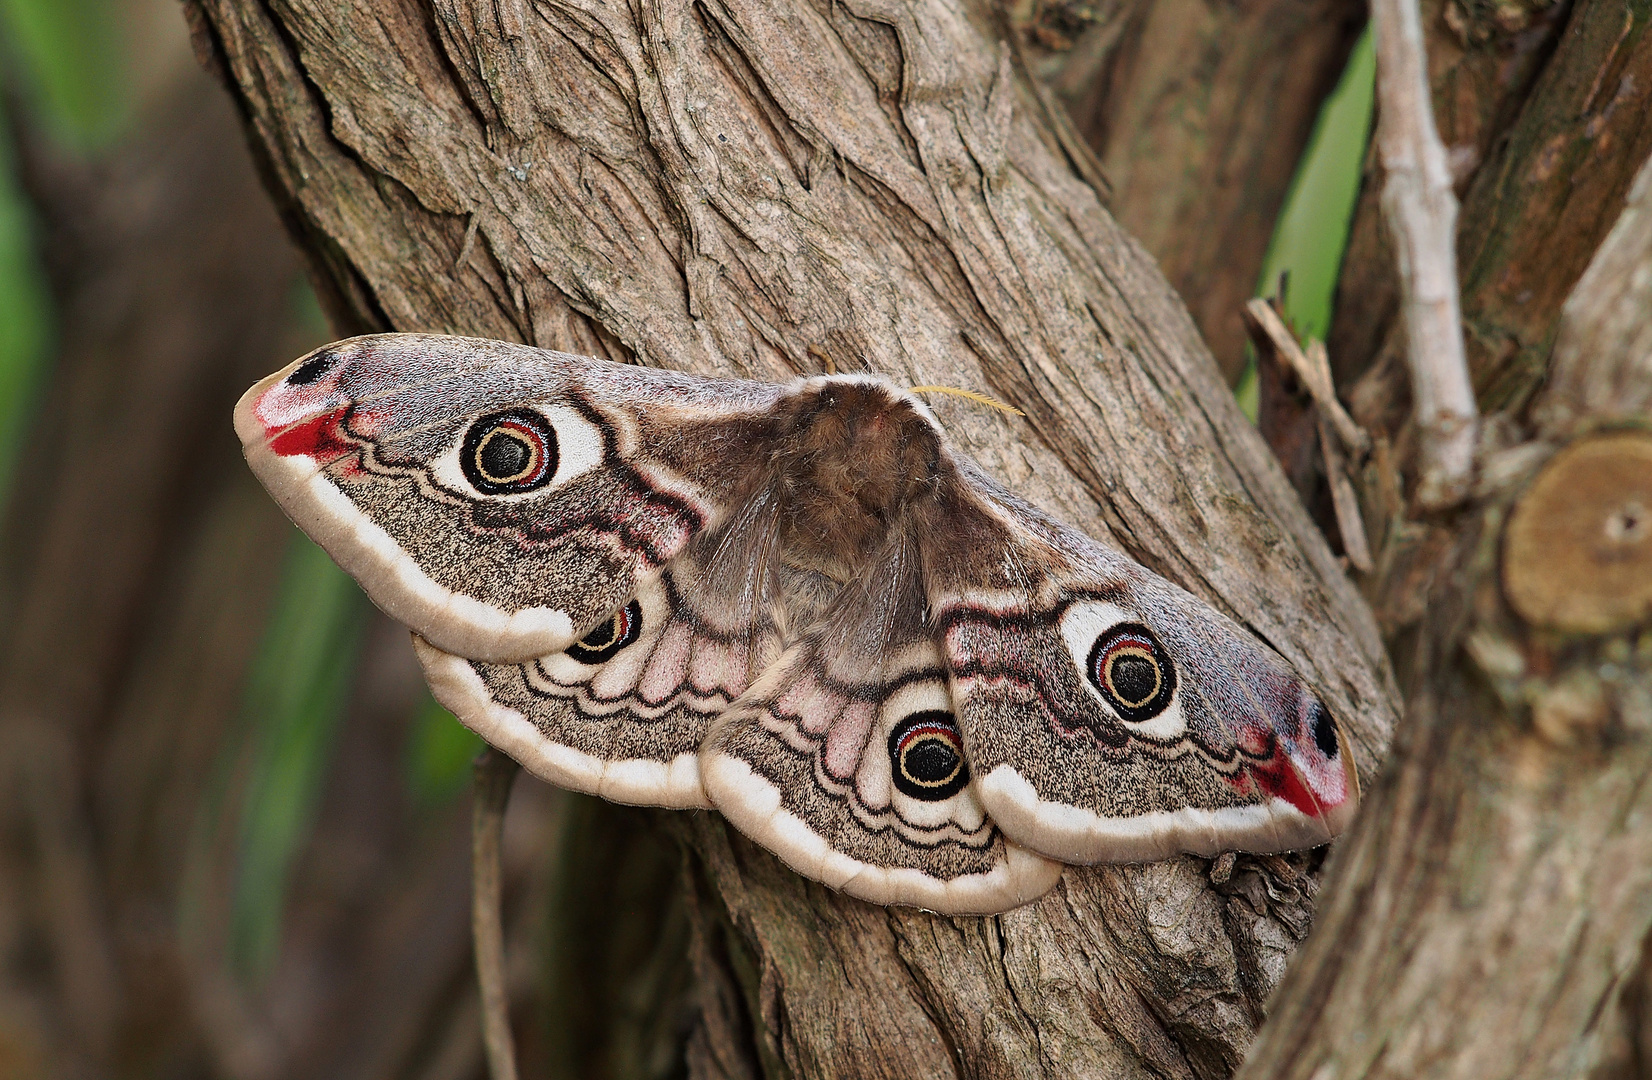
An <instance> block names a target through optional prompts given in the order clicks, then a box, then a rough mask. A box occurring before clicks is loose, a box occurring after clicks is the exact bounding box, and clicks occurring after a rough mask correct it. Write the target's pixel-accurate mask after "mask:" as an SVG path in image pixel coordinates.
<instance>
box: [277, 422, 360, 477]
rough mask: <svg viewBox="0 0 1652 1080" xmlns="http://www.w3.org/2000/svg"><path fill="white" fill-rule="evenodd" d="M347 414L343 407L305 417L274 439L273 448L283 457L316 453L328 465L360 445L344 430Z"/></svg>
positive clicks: (314, 455) (320, 460)
mask: <svg viewBox="0 0 1652 1080" xmlns="http://www.w3.org/2000/svg"><path fill="white" fill-rule="evenodd" d="M343 418H344V410H343V409H331V410H329V411H327V412H324V413H318V414H317V415H315V416H312V417H310V418H309V419H308V420H301V421H299V422H298V423H296V424H293V425H292V426H291V427H287V428H283V429H282V430H281V431H280V432H279V433H278V434H276V436H275V437H274V438H272V439H270V449H271V450H274V451H275V452H276V453H277V454H280V455H281V456H282V457H298V456H304V457H312V458H315V459H316V461H318V462H320V463H322V464H324V465H325V464H327V463H328V462H331V461H336V460H338V459H339V458H341V457H343V456H344V455H346V454H350V453H354V452H355V449H356V447H355V444H354V443H352V442H350V441H349V440H348V439H347V438H345V436H344V433H343V431H341V430H340V422H341V421H342V420H343Z"/></svg>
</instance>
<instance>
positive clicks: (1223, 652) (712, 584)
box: [235, 334, 1358, 914]
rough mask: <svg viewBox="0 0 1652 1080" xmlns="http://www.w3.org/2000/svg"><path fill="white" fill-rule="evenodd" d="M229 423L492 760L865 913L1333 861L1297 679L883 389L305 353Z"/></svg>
mask: <svg viewBox="0 0 1652 1080" xmlns="http://www.w3.org/2000/svg"><path fill="white" fill-rule="evenodd" d="M235 426H236V431H237V433H238V434H239V435H240V438H241V440H242V443H243V445H244V447H245V451H246V456H247V461H248V463H249V464H250V465H251V467H252V470H253V472H254V473H256V474H257V476H258V478H259V479H260V480H261V481H262V482H263V483H264V485H265V487H267V488H268V489H269V491H270V493H271V494H272V495H273V496H274V497H275V499H276V501H277V502H279V503H280V504H281V506H282V508H283V509H284V510H285V511H286V512H287V514H288V515H289V516H290V517H291V518H292V519H293V520H294V521H295V522H296V523H297V524H298V525H299V527H300V528H302V529H303V530H304V531H305V532H306V533H308V534H309V535H310V536H311V537H312V538H313V539H314V540H315V541H316V542H317V543H318V544H320V545H321V546H322V547H324V548H325V549H326V550H327V551H328V552H329V553H330V554H331V555H332V556H333V558H334V559H336V560H337V561H338V563H339V565H341V566H342V567H344V569H345V570H347V571H348V572H349V573H351V574H352V575H354V576H355V578H356V579H357V580H358V581H359V582H360V583H361V585H362V587H363V588H364V589H365V590H366V591H367V594H368V595H369V596H370V597H371V598H372V599H373V601H374V602H375V603H377V604H378V605H379V607H381V608H382V609H383V610H384V611H386V612H387V613H388V614H390V615H391V616H392V617H394V618H396V619H399V620H400V621H402V622H404V623H406V624H407V625H408V626H409V627H411V628H412V630H413V634H414V639H413V640H414V646H415V649H416V651H417V653H418V658H419V662H420V663H421V664H422V665H423V668H424V672H425V675H426V677H427V679H428V680H429V683H430V687H431V689H432V691H433V692H434V693H435V695H436V697H437V699H438V700H439V701H441V703H442V704H443V705H445V706H446V707H447V708H448V709H450V710H451V711H452V712H453V713H454V715H456V716H457V717H458V718H459V719H460V720H461V721H463V722H464V723H465V724H467V725H469V726H470V727H471V728H472V729H474V730H475V731H476V732H477V733H478V734H480V735H481V736H482V737H483V738H484V739H486V740H487V741H488V742H489V743H491V744H493V745H494V746H496V747H498V748H499V749H501V750H503V751H505V752H506V753H508V754H510V755H511V756H512V757H514V758H516V759H517V760H518V761H520V762H521V763H522V764H523V765H524V766H525V767H526V768H527V769H528V770H529V771H530V772H532V773H534V774H536V775H538V776H540V777H542V778H543V779H545V780H548V781H550V782H551V783H554V784H559V785H561V786H563V787H566V788H572V789H574V790H577V791H583V792H589V793H592V794H595V795H600V796H602V797H604V798H608V799H612V800H615V801H617V802H624V803H635V804H645V805H653V806H666V807H715V808H716V809H717V810H719V811H720V812H721V813H722V814H723V815H725V816H726V817H727V818H728V820H729V821H731V822H732V823H733V824H734V825H735V827H737V828H738V829H740V830H741V831H742V832H744V833H745V834H746V835H747V836H749V837H751V838H752V839H753V840H755V841H756V842H757V843H759V844H761V845H763V846H764V847H766V848H768V849H769V850H771V851H773V852H774V853H775V854H776V855H778V856H779V857H780V858H781V859H783V860H784V861H785V862H786V863H788V864H789V865H790V866H792V867H793V868H794V869H796V870H797V871H798V872H799V873H801V874H803V875H805V876H807V877H810V878H814V879H815V880H818V881H821V882H824V883H825V884H827V885H829V886H831V887H833V888H836V889H841V890H843V891H845V892H847V893H849V894H851V895H854V896H857V897H861V898H863V899H866V900H870V901H873V902H876V903H881V904H904V905H911V906H915V907H921V908H927V909H931V910H935V911H940V912H945V913H954V914H969V913H992V912H999V911H1004V910H1008V909H1010V908H1013V907H1016V906H1018V905H1020V904H1023V903H1026V902H1027V901H1029V900H1032V899H1034V898H1036V897H1038V896H1040V895H1042V894H1043V893H1044V892H1045V891H1046V890H1048V889H1049V888H1050V887H1051V886H1052V885H1053V884H1054V882H1055V880H1056V878H1057V877H1058V876H1059V875H1060V873H1061V869H1062V866H1063V864H1067V863H1096V862H1140V861H1148V860H1153V859H1159V858H1165V857H1169V856H1171V855H1175V854H1177V853H1180V852H1192V853H1197V854H1200V855H1205V856H1213V855H1216V854H1218V853H1221V852H1224V851H1230V850H1245V851H1254V852H1275V851H1284V850H1291V849H1296V848H1303V847H1311V846H1315V845H1318V844H1322V843H1324V842H1325V841H1327V840H1329V839H1330V838H1331V837H1332V836H1333V835H1335V834H1336V833H1337V832H1338V831H1339V830H1340V829H1341V828H1342V827H1343V826H1344V825H1345V824H1346V823H1347V822H1348V820H1349V819H1350V818H1351V816H1352V815H1353V812H1354V808H1355V805H1356V803H1357V800H1358V795H1357V781H1356V777H1355V773H1354V768H1353V765H1352V763H1351V761H1350V758H1351V755H1350V754H1349V753H1348V752H1346V750H1345V748H1344V740H1343V738H1342V737H1341V736H1340V734H1339V731H1338V726H1337V722H1336V720H1335V719H1334V718H1333V717H1332V716H1331V714H1330V713H1329V712H1328V711H1327V710H1326V709H1325V707H1324V705H1322V704H1321V702H1320V701H1319V699H1318V698H1317V697H1316V696H1315V695H1314V693H1313V692H1312V691H1311V690H1310V689H1309V688H1308V687H1307V686H1306V685H1305V684H1304V683H1303V681H1302V680H1301V679H1300V678H1298V677H1297V676H1296V674H1295V673H1294V672H1293V671H1292V670H1291V668H1290V667H1288V666H1287V665H1286V664H1285V663H1284V662H1283V661H1282V660H1281V659H1280V658H1279V657H1278V656H1277V655H1275V654H1274V653H1273V652H1272V651H1270V650H1269V649H1267V648H1266V647H1265V646H1263V645H1261V644H1260V643H1259V642H1257V641H1256V640H1255V639H1254V638H1253V637H1252V636H1251V635H1249V634H1247V633H1246V632H1244V631H1243V630H1241V629H1240V628H1239V627H1238V626H1236V625H1235V624H1234V623H1232V622H1230V621H1229V620H1228V619H1227V618H1225V617H1224V616H1222V615H1221V614H1219V613H1217V612H1216V611H1215V610H1214V609H1212V608H1210V607H1209V606H1208V605H1206V604H1204V603H1203V602H1201V601H1199V600H1197V599H1195V598H1194V597H1193V596H1191V595H1190V594H1188V593H1186V592H1184V591H1183V590H1181V589H1180V588H1177V587H1176V586H1174V585H1172V584H1171V583H1169V582H1168V581H1165V580H1164V579H1163V578H1160V577H1158V576H1156V575H1155V574H1153V573H1151V572H1150V571H1148V570H1147V569H1145V568H1144V567H1142V566H1140V565H1138V564H1137V563H1135V562H1133V561H1132V560H1130V559H1128V558H1127V557H1125V556H1124V555H1122V554H1120V553H1119V552H1117V551H1114V550H1112V549H1111V548H1108V547H1104V546H1103V545H1101V544H1098V543H1096V542H1095V541H1094V540H1092V539H1090V538H1089V537H1087V536H1085V535H1084V534H1082V533H1080V532H1078V531H1076V530H1074V529H1072V528H1070V527H1068V526H1066V525H1063V524H1062V523H1060V522H1059V521H1056V520H1054V519H1052V518H1051V517H1049V516H1048V515H1046V514H1044V513H1043V512H1041V511H1040V510H1038V509H1037V508H1035V507H1033V506H1031V505H1029V504H1028V503H1027V502H1025V501H1023V500H1021V499H1019V498H1017V497H1016V496H1015V495H1014V494H1012V493H1010V492H1009V491H1007V490H1005V489H1004V488H1003V487H1001V486H1000V485H999V484H997V483H996V482H994V481H993V480H992V479H991V478H990V477H988V476H987V475H986V474H985V473H983V472H982V470H981V469H980V468H979V467H978V466H977V465H976V464H975V462H973V461H972V460H971V459H970V458H969V457H967V456H966V455H964V454H963V453H962V452H960V451H959V450H958V449H957V448H956V447H955V446H953V445H952V444H951V442H950V441H949V440H948V438H947V434H946V432H945V431H944V430H943V429H942V427H941V425H940V423H939V422H938V421H937V420H936V418H935V416H934V414H933V413H931V412H930V410H929V409H928V408H927V407H926V406H925V405H924V404H923V402H922V401H920V400H919V399H918V398H917V397H915V396H914V395H913V394H911V393H908V392H905V391H903V390H901V389H899V388H897V387H896V386H894V385H893V384H891V383H890V382H888V381H886V380H884V379H881V378H874V377H870V376H866V375H824V376H812V377H804V378H799V379H796V380H794V381H792V382H789V383H784V384H769V383H760V382H746V381H734V380H726V379H712V378H701V377H695V376H690V375H685V374H680V373H676V372H670V371H659V370H651V369H647V368H641V367H634V366H629V365H624V364H616V363H610V362H607V361H603V360H596V359H591V358H588V357H582V356H572V355H568V354H565V353H558V352H548V351H544V350H540V349H533V348H527V347H524V346H519V345H511V344H506V343H502V342H497V341H482V340H474V339H466V338H453V337H435V336H426V335H413V334H387V335H378V336H371V337H361V338H353V339H350V340H347V341H342V342H338V343H335V344H332V345H329V346H326V347H325V348H322V349H319V350H317V351H315V352H313V353H311V354H309V355H308V356H305V357H302V358H301V359H299V360H296V361H294V362H293V363H292V364H291V365H289V366H288V367H287V368H285V369H284V370H282V371H279V372H277V373H275V374H274V375H271V376H270V377H269V378H267V379H265V380H263V381H262V382H260V383H258V384H257V385H255V386H254V387H252V389H250V390H248V391H247V393H246V394H245V396H243V397H242V399H241V401H240V403H239V404H238V405H237V407H236V411H235Z"/></svg>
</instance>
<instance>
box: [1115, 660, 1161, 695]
mask: <svg viewBox="0 0 1652 1080" xmlns="http://www.w3.org/2000/svg"><path fill="white" fill-rule="evenodd" d="M1111 674H1112V677H1113V680H1112V681H1113V691H1114V693H1116V694H1118V696H1119V697H1120V698H1121V699H1122V700H1123V701H1124V703H1125V704H1127V705H1145V704H1147V702H1148V701H1149V699H1151V698H1152V697H1153V695H1154V694H1155V693H1157V692H1158V689H1159V668H1158V665H1157V664H1155V663H1153V661H1152V660H1150V659H1148V658H1147V657H1145V656H1138V655H1136V654H1134V653H1129V654H1126V655H1124V656H1120V657H1116V658H1115V659H1114V660H1113V663H1112V668H1111Z"/></svg>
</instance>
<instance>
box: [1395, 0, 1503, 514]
mask: <svg viewBox="0 0 1652 1080" xmlns="http://www.w3.org/2000/svg"><path fill="white" fill-rule="evenodd" d="M1371 21H1372V24H1373V25H1374V27H1375V31H1376V45H1377V113H1378V116H1377V148H1378V152H1379V153H1380V154H1381V156H1382V165H1383V168H1384V170H1386V172H1387V174H1388V182H1387V184H1386V186H1384V188H1383V192H1382V206H1383V214H1384V216H1385V217H1386V219H1387V221H1388V228H1389V232H1390V234H1391V235H1392V236H1393V239H1394V250H1395V258H1396V262H1397V263H1398V264H1399V266H1398V268H1399V276H1400V293H1401V297H1402V301H1401V303H1402V309H1403V311H1404V314H1405V328H1406V335H1407V339H1408V345H1409V348H1408V349H1407V351H1406V356H1407V359H1408V361H1409V363H1410V368H1411V396H1412V402H1413V405H1412V408H1413V413H1412V416H1413V419H1414V420H1415V422H1416V424H1417V428H1418V430H1419V432H1420V434H1421V440H1420V443H1421V446H1420V449H1421V461H1420V475H1419V483H1418V487H1417V503H1418V505H1419V506H1421V507H1422V508H1424V509H1431V510H1438V509H1444V508H1445V507H1448V506H1452V505H1455V504H1456V503H1458V502H1460V501H1461V500H1462V499H1463V498H1464V496H1466V495H1467V493H1468V490H1469V484H1470V482H1471V480H1472V478H1473V471H1474V448H1475V444H1476V441H1477V438H1478V433H1479V413H1478V411H1477V410H1476V408H1475V404H1474V387H1473V385H1472V384H1471V383H1470V382H1469V377H1468V361H1467V359H1466V357H1465V355H1464V352H1463V322H1462V312H1461V310H1460V307H1459V303H1458V295H1457V197H1456V195H1455V194H1453V193H1452V189H1451V171H1450V169H1449V168H1448V167H1447V165H1446V152H1445V146H1444V144H1442V143H1441V142H1440V136H1439V133H1438V132H1437V131H1436V130H1435V128H1434V113H1433V107H1432V99H1431V98H1430V95H1429V88H1428V71H1427V65H1426V64H1425V62H1424V59H1423V33H1422V19H1421V17H1420V16H1419V15H1418V12H1417V0H1372V4H1371Z"/></svg>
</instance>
